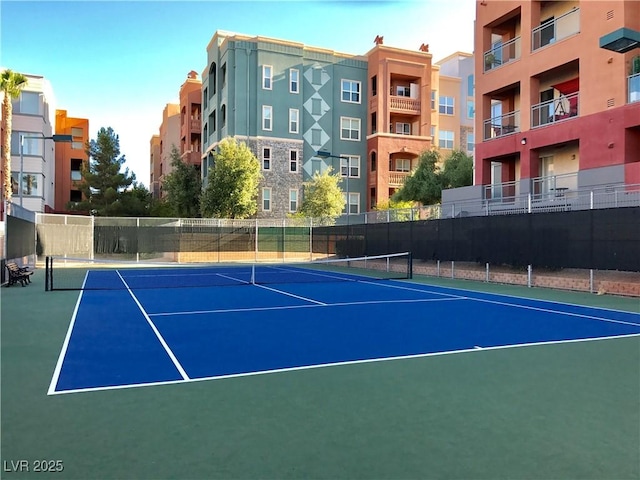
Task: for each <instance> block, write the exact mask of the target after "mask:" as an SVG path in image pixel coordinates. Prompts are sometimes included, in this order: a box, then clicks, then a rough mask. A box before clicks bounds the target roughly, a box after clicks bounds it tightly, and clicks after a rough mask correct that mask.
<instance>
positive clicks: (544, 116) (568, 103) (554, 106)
mask: <svg viewBox="0 0 640 480" xmlns="http://www.w3.org/2000/svg"><path fill="white" fill-rule="evenodd" d="M579 96H580V94H579V93H578V92H576V93H572V94H570V95H562V96H561V97H559V98H554V99H553V100H549V101H547V102H542V103H538V104H536V105H533V106H532V107H531V128H536V127H541V126H543V125H549V124H550V123H556V122H561V121H563V120H568V119H570V118H573V117H577V116H578V107H579V100H580V97H579Z"/></svg>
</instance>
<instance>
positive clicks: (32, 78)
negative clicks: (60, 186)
mask: <svg viewBox="0 0 640 480" xmlns="http://www.w3.org/2000/svg"><path fill="white" fill-rule="evenodd" d="M24 75H25V76H26V77H27V80H28V82H27V85H26V86H25V88H24V89H23V90H22V91H21V92H20V96H19V97H18V98H17V99H15V100H13V101H12V106H13V123H12V131H11V182H12V185H13V198H12V202H13V203H15V204H18V205H21V206H23V207H24V208H26V209H28V210H31V211H33V212H40V213H43V212H47V211H52V210H53V209H54V205H55V170H54V169H55V162H54V160H55V155H54V150H55V145H54V142H53V141H52V140H51V136H52V134H53V132H54V127H55V123H54V122H55V118H54V114H53V113H54V111H55V106H54V96H53V89H52V88H51V84H50V83H49V81H48V80H47V79H46V78H45V77H43V76H41V75H30V74H24ZM47 137H48V138H47ZM21 138H22V155H21V148H20V140H21Z"/></svg>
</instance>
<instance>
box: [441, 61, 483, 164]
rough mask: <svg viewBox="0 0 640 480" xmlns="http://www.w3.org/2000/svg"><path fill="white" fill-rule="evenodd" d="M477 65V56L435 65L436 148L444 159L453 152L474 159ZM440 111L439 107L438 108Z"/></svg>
mask: <svg viewBox="0 0 640 480" xmlns="http://www.w3.org/2000/svg"><path fill="white" fill-rule="evenodd" d="M474 69H475V62H474V57H473V54H471V53H466V52H455V53H453V54H451V55H449V56H447V57H445V58H443V59H442V60H440V61H438V62H436V63H435V64H434V70H436V71H437V73H438V75H437V82H436V83H434V88H436V89H437V92H436V95H434V96H433V98H434V99H435V98H437V99H438V103H437V111H438V117H437V122H438V123H436V124H435V126H436V128H434V133H435V135H434V144H435V145H436V146H437V147H438V148H439V149H440V152H441V153H442V156H443V158H446V156H447V155H448V154H450V153H451V150H452V149H457V150H462V151H463V152H465V153H466V154H467V155H471V156H473V154H474V149H475V135H474V131H475V129H474V122H475V110H476V107H475V98H474V97H475V73H474ZM434 107H436V105H434Z"/></svg>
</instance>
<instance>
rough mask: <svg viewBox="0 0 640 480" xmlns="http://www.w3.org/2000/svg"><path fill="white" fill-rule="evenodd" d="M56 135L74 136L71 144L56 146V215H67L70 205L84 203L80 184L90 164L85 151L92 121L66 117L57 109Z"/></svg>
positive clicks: (63, 143) (57, 144) (62, 143)
mask: <svg viewBox="0 0 640 480" xmlns="http://www.w3.org/2000/svg"><path fill="white" fill-rule="evenodd" d="M55 132H56V134H59V135H71V137H72V141H71V142H60V143H56V145H55V159H56V160H55V200H54V210H55V212H56V213H63V212H67V211H68V210H69V209H68V205H69V203H70V202H80V201H82V193H81V192H80V189H79V183H80V182H81V181H82V167H83V165H86V164H87V162H88V161H89V158H88V157H87V153H86V151H85V147H86V143H87V142H88V141H89V120H88V119H86V118H74V117H69V116H68V115H67V111H66V110H56V126H55Z"/></svg>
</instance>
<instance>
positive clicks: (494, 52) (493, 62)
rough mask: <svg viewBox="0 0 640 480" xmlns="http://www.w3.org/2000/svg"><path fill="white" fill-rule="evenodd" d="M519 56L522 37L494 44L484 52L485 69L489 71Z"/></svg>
mask: <svg viewBox="0 0 640 480" xmlns="http://www.w3.org/2000/svg"><path fill="white" fill-rule="evenodd" d="M519 58H520V37H516V38H513V39H511V40H509V41H508V42H506V43H503V44H500V45H494V46H493V48H492V49H491V50H489V51H487V52H485V53H484V71H485V72H488V71H489V70H493V69H494V68H496V67H499V66H502V65H505V64H507V63H509V62H512V61H514V60H518V59H519Z"/></svg>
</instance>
